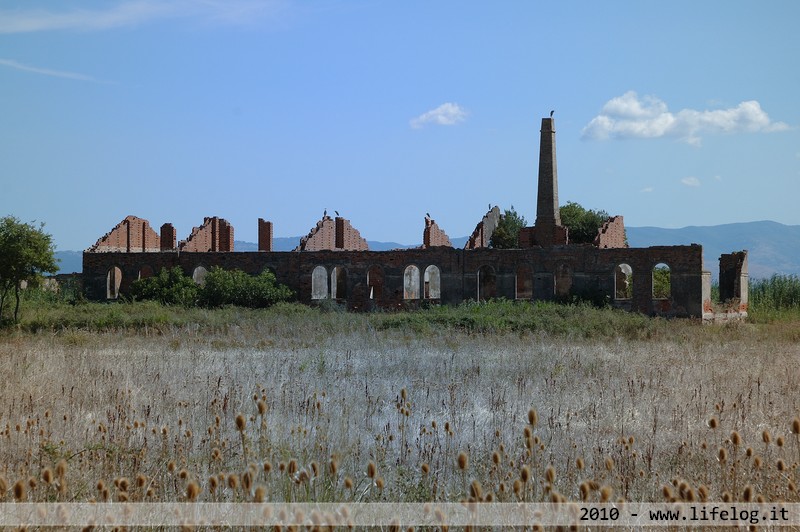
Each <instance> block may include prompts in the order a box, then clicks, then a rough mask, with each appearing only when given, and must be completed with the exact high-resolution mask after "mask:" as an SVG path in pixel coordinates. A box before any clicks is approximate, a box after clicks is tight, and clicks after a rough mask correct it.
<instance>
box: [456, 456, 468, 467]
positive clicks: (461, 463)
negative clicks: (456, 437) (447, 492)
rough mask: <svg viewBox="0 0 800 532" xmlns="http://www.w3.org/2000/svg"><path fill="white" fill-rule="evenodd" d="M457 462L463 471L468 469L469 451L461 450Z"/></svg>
mask: <svg viewBox="0 0 800 532" xmlns="http://www.w3.org/2000/svg"><path fill="white" fill-rule="evenodd" d="M456 463H457V464H458V468H459V469H460V470H461V471H466V469H467V467H468V466H469V458H468V457H467V453H465V452H464V451H461V452H460V453H458V458H457V459H456Z"/></svg>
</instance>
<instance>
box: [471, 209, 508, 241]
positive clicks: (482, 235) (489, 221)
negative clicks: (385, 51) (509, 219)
mask: <svg viewBox="0 0 800 532" xmlns="http://www.w3.org/2000/svg"><path fill="white" fill-rule="evenodd" d="M498 223H500V207H498V206H497V205H495V206H494V207H492V208H491V209H489V211H488V212H487V213H486V214H485V215H484V216H483V218H482V219H481V221H480V222H479V223H478V225H476V226H475V230H474V231H472V234H471V235H470V237H469V240H467V244H466V245H465V246H464V249H481V248H488V247H489V242H490V241H491V239H492V233H494V230H495V228H496V227H497V224H498Z"/></svg>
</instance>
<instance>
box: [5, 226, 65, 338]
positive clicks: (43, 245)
mask: <svg viewBox="0 0 800 532" xmlns="http://www.w3.org/2000/svg"><path fill="white" fill-rule="evenodd" d="M57 271H58V266H57V265H56V258H55V245H54V244H53V237H52V236H51V235H49V234H47V233H45V232H44V224H39V226H38V227H37V226H35V225H34V224H33V223H22V222H20V221H19V220H18V219H16V218H14V217H13V216H6V217H4V218H0V320H2V318H3V310H4V308H5V303H6V298H7V297H8V295H9V293H10V292H11V291H12V290H13V292H14V297H15V300H16V302H15V305H14V318H13V319H14V323H17V321H18V320H19V302H20V290H21V289H22V285H23V282H24V283H28V284H35V283H36V282H37V281H39V280H40V278H41V276H42V274H43V273H56V272H57Z"/></svg>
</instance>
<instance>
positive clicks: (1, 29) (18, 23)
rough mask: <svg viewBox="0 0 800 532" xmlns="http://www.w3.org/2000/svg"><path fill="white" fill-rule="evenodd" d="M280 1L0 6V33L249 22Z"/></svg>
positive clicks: (189, 0) (130, 1)
mask: <svg viewBox="0 0 800 532" xmlns="http://www.w3.org/2000/svg"><path fill="white" fill-rule="evenodd" d="M282 4H283V0H269V1H265V0H260V1H259V0H229V1H222V0H161V1H157V0H124V1H121V2H116V3H114V4H111V5H110V7H106V8H103V9H94V10H92V9H70V10H61V11H56V10H47V9H28V10H21V9H13V10H11V9H0V34H4V33H5V34H8V33H30V32H37V31H53V30H78V31H100V30H109V29H114V28H120V27H126V26H135V25H138V24H143V23H146V22H150V21H155V20H159V19H165V18H200V19H203V20H207V21H212V22H223V23H233V24H242V23H250V22H252V21H253V20H254V19H256V18H257V17H258V16H260V15H263V14H266V13H269V12H274V11H276V10H277V9H279V8H280V7H281V5H282Z"/></svg>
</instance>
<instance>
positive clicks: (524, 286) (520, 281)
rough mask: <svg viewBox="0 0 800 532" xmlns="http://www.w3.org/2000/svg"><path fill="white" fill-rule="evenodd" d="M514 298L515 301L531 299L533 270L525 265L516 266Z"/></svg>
mask: <svg viewBox="0 0 800 532" xmlns="http://www.w3.org/2000/svg"><path fill="white" fill-rule="evenodd" d="M514 297H516V298H517V299H533V269H531V267H530V266H528V265H527V264H521V265H519V266H517V275H516V277H515V288H514Z"/></svg>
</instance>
